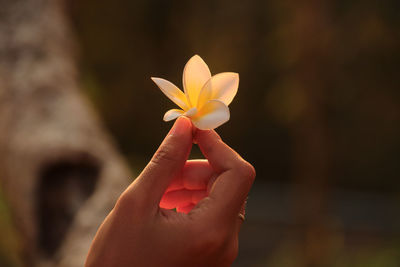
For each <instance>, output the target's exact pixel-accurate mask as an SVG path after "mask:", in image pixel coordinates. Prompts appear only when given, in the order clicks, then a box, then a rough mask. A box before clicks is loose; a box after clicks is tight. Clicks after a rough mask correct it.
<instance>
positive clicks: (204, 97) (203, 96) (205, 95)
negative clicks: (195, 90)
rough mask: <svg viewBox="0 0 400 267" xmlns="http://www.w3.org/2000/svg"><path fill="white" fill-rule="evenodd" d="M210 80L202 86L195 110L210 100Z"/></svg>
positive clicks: (211, 94) (211, 93)
mask: <svg viewBox="0 0 400 267" xmlns="http://www.w3.org/2000/svg"><path fill="white" fill-rule="evenodd" d="M211 79H212V77H211V78H210V79H208V81H207V82H206V84H205V85H204V86H203V88H202V89H201V91H200V94H199V98H198V99H197V108H198V109H201V108H202V107H203V105H204V104H205V103H207V101H209V100H212V96H213V92H212V87H211V82H210V81H211Z"/></svg>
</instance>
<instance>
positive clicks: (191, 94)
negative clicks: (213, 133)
mask: <svg viewBox="0 0 400 267" xmlns="http://www.w3.org/2000/svg"><path fill="white" fill-rule="evenodd" d="M151 79H152V80H153V81H154V82H155V83H156V84H157V86H158V87H159V88H160V89H161V91H162V92H163V93H164V94H165V95H166V96H167V97H168V98H169V99H171V100H172V101H173V102H174V103H175V104H177V105H178V106H179V107H180V108H181V109H171V110H168V111H167V112H166V113H165V115H164V121H170V120H174V119H176V118H178V117H179V116H186V117H189V118H190V119H191V120H192V122H193V124H194V126H196V127H197V128H199V129H201V130H208V129H215V128H217V127H218V126H220V125H222V124H224V123H225V122H227V121H228V120H229V117H230V114H229V108H228V105H229V104H230V103H231V102H232V100H233V98H234V97H235V95H236V93H237V90H238V87H239V74H237V73H233V72H222V73H219V74H216V75H214V76H212V77H211V73H210V70H209V68H208V66H207V64H206V63H205V62H204V61H203V59H202V58H201V57H200V56H198V55H195V56H193V57H192V58H191V59H190V60H189V61H188V62H187V63H186V66H185V68H184V70H183V89H184V92H185V93H183V92H182V91H181V90H180V89H179V88H178V87H177V86H175V85H174V84H173V83H171V82H169V81H167V80H164V79H161V78H154V77H152V78H151Z"/></svg>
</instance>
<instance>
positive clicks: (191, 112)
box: [183, 108, 197, 117]
mask: <svg viewBox="0 0 400 267" xmlns="http://www.w3.org/2000/svg"><path fill="white" fill-rule="evenodd" d="M196 114H197V108H191V109H189V110H188V111H186V112H185V114H183V115H185V116H187V117H193V116H194V115H196Z"/></svg>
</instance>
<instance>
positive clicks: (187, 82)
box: [183, 55, 211, 107]
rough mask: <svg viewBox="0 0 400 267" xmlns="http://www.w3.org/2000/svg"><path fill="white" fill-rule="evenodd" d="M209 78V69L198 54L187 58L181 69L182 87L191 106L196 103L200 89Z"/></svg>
mask: <svg viewBox="0 0 400 267" xmlns="http://www.w3.org/2000/svg"><path fill="white" fill-rule="evenodd" d="M210 78H211V73H210V69H209V68H208V66H207V64H206V63H205V62H204V61H203V59H202V58H201V57H200V56H198V55H195V56H193V57H192V58H191V59H189V61H188V62H187V63H186V65H185V68H184V69H183V89H184V91H185V94H186V97H187V99H188V101H189V104H190V106H191V107H194V106H195V105H196V104H197V99H198V96H199V94H200V90H201V88H202V87H203V86H204V84H205V83H206V82H207V81H208V79H210Z"/></svg>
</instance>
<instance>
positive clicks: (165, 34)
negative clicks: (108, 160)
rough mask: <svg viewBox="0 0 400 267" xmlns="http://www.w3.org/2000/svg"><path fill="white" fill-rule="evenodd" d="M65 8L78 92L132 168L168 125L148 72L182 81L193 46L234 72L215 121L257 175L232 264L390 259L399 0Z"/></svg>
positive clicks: (160, 1)
mask: <svg viewBox="0 0 400 267" xmlns="http://www.w3.org/2000/svg"><path fill="white" fill-rule="evenodd" d="M65 12H66V14H67V15H68V17H69V19H70V21H71V23H72V30H73V35H74V37H75V39H76V40H75V44H76V52H77V55H78V64H79V80H80V87H81V89H82V91H83V92H84V94H85V95H86V97H87V98H89V100H90V102H91V104H92V105H93V106H94V107H95V110H96V111H97V112H98V113H99V114H100V117H101V118H102V120H103V122H104V124H105V127H106V128H107V130H108V131H109V132H110V133H111V135H112V136H113V138H114V139H115V142H116V145H117V147H118V150H119V151H120V152H121V153H122V154H123V156H124V157H125V158H126V159H127V161H128V163H129V166H130V167H131V169H132V170H133V171H134V173H136V174H137V173H139V172H140V170H141V169H142V168H143V167H144V166H145V164H146V163H147V161H148V160H149V159H150V158H151V156H152V154H153V153H154V151H155V150H156V148H157V147H158V145H159V144H160V142H161V140H162V139H163V137H164V135H165V134H166V133H167V132H168V130H169V128H170V127H171V123H165V122H163V121H162V116H163V114H164V112H165V111H167V110H168V109H170V108H173V107H174V104H173V103H172V102H170V101H169V100H168V99H167V98H166V97H165V96H164V95H163V94H162V93H161V91H160V90H159V89H158V88H157V87H156V85H155V84H154V83H153V82H152V81H151V80H150V77H151V76H156V77H163V78H166V79H167V80H170V81H172V82H173V83H175V84H176V85H178V86H179V87H181V86H182V85H181V78H182V71H183V67H184V65H185V63H186V62H187V60H188V59H189V58H190V57H191V56H193V55H194V54H199V55H200V56H201V57H202V58H203V59H204V60H205V62H206V63H207V64H208V65H209V67H210V70H211V72H212V74H216V73H219V72H224V71H233V72H238V73H239V74H240V85H239V91H238V94H237V96H236V97H235V99H234V101H233V102H232V104H231V105H230V110H231V119H230V121H229V122H228V123H226V124H224V125H223V126H221V127H220V128H218V129H217V132H218V133H219V134H220V135H221V136H222V138H223V139H224V140H225V141H226V142H227V143H228V144H229V145H230V146H232V147H233V148H234V149H235V150H237V151H238V152H239V153H240V154H241V155H242V156H243V157H244V158H245V159H246V160H248V161H249V162H250V163H252V164H253V165H254V166H255V168H256V170H257V179H256V182H255V184H254V186H253V189H252V191H251V193H250V196H249V201H248V208H247V216H246V219H247V220H246V223H245V224H243V228H242V231H241V239H240V252H239V257H238V259H237V261H236V262H235V264H234V266H272V267H280V266H285V267H297V266H310V267H311V266H340V267H342V266H360V267H361V266H363V267H369V266H371V267H373V266H382V267H392V266H393V267H395V266H400V179H399V178H400V161H399V159H400V87H399V86H400V75H399V65H400V31H399V29H400V16H399V12H400V2H399V1H396V0H387V1H373V0H364V1H357V0H355V1H332V0H323V1H317V0H310V1H300V2H299V1H294V0H279V1H278V0H268V1H265V0H251V1H236V0H234V1H232V0H231V1H227V0H218V1H211V0H203V1H165V0H150V1H149V0H147V1H144V0H137V1H128V0H114V1H104V0H96V1H94V0H86V1H78V0H74V1H70V2H69V3H68V5H67V7H66V9H65ZM191 157H193V158H199V157H201V153H200V152H199V150H198V149H197V148H194V150H193V152H192V155H191ZM0 211H1V214H2V217H4V218H1V221H0V226H1V229H13V228H12V226H11V224H12V222H11V221H12V220H11V218H9V216H8V215H7V214H9V211H8V207H7V205H6V204H4V203H2V202H0ZM3 214H4V215H3ZM2 225H4V227H3V226H2ZM3 232H4V233H3ZM5 234H7V235H10V236H9V237H8V238H7V239H4V238H0V243H1V242H2V241H1V240H9V241H10V240H11V241H10V242H13V241H12V240H14V238H13V237H12V235H13V232H12V231H9V230H7V231H2V233H1V236H3V235H5ZM9 244H10V243H8V242H7V244H2V245H1V246H0V247H2V250H3V252H2V253H1V254H0V255H10V254H9V253H8V252H6V250H7V248H9V247H10V245H9Z"/></svg>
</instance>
